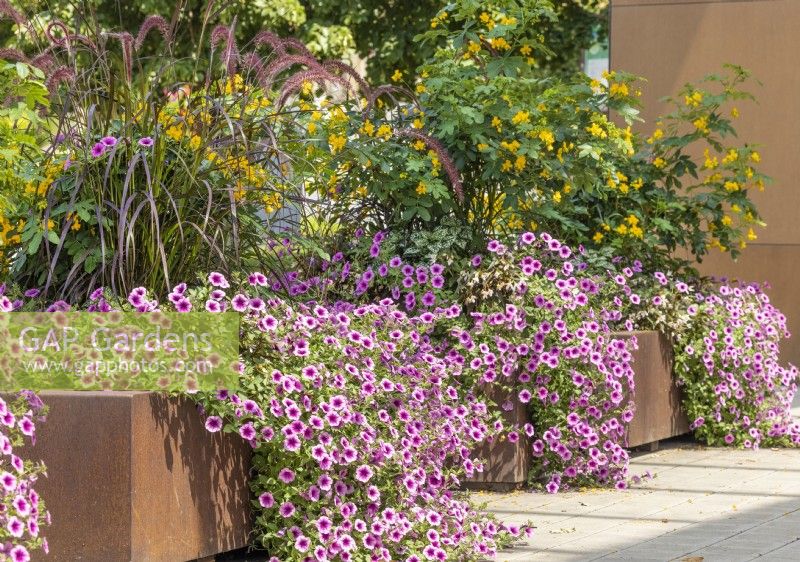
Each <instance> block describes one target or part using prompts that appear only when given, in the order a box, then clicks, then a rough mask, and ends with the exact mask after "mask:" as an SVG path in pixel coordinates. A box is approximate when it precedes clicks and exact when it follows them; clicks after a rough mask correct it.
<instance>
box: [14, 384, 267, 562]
mask: <svg viewBox="0 0 800 562" xmlns="http://www.w3.org/2000/svg"><path fill="white" fill-rule="evenodd" d="M41 396H42V399H43V400H44V402H45V403H46V404H47V405H48V406H49V408H50V412H49V414H48V419H47V421H46V422H45V423H42V424H40V425H39V426H38V427H37V442H36V445H35V446H34V447H27V448H26V450H25V454H26V456H27V457H28V458H32V459H41V460H44V462H45V463H46V464H47V467H48V478H43V479H41V480H40V481H39V482H37V490H38V491H39V492H40V494H41V496H42V498H43V499H44V501H45V503H46V505H47V507H48V509H49V511H50V512H51V514H52V519H53V524H52V526H51V527H50V528H46V529H44V533H43V534H44V535H45V536H46V537H47V539H48V541H49V544H50V550H51V554H50V555H49V556H45V555H43V554H41V553H39V554H37V555H36V556H35V557H34V560H47V561H51V562H52V561H53V560H59V561H61V560H64V561H73V560H75V561H78V560H81V561H89V562H117V561H127V560H131V561H141V562H161V561H163V562H179V561H185V560H194V559H196V558H202V557H206V556H211V555H214V554H217V553H221V552H226V551H229V550H233V549H236V548H240V547H242V546H245V545H246V544H247V540H248V534H249V532H250V529H251V522H250V512H251V507H250V494H249V488H248V484H247V475H248V471H249V469H250V458H251V451H250V447H249V446H248V445H247V444H246V443H244V441H243V440H242V439H241V438H239V436H238V435H235V434H222V433H217V434H210V433H208V432H207V431H206V430H205V428H204V427H203V423H202V420H201V418H200V416H199V415H198V414H197V411H196V409H195V406H194V405H193V404H192V403H191V402H190V401H188V400H185V399H178V398H168V397H165V396H163V395H159V394H155V393H149V392H45V393H42V395H41Z"/></svg>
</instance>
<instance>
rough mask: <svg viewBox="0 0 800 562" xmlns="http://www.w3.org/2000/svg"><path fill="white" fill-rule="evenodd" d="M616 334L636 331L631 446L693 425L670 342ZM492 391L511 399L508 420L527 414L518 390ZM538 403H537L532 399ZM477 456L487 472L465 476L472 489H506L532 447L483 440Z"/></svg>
mask: <svg viewBox="0 0 800 562" xmlns="http://www.w3.org/2000/svg"><path fill="white" fill-rule="evenodd" d="M614 336H615V337H618V338H630V337H633V336H636V338H637V342H638V344H639V348H638V349H637V350H635V351H633V371H634V377H633V378H634V384H635V393H634V397H633V401H634V404H635V408H636V412H635V415H634V417H633V420H632V421H631V423H630V425H629V426H628V435H627V441H628V447H639V446H641V445H646V444H648V443H657V442H658V441H659V440H661V439H668V438H670V437H675V436H677V435H682V434H684V433H687V432H688V431H689V420H688V419H687V418H686V414H685V413H684V412H683V409H682V408H681V393H680V389H679V388H678V386H677V385H676V384H675V381H674V379H673V377H672V345H671V344H670V343H669V341H668V340H667V338H666V337H665V336H664V335H662V334H660V333H659V332H654V331H639V332H619V333H616V334H614ZM488 394H489V397H490V398H492V399H493V400H494V401H495V402H497V403H498V404H502V403H503V402H504V401H505V400H506V399H510V400H511V401H512V403H513V404H514V409H513V410H511V411H510V412H504V414H503V417H504V418H505V421H506V422H507V423H508V424H509V425H511V424H514V423H516V424H518V425H520V426H522V424H524V423H525V422H527V421H528V419H527V405H526V404H522V403H520V402H519V401H518V400H517V399H516V397H515V396H511V395H509V394H507V393H503V391H501V390H500V389H498V388H496V387H490V388H489V391H488ZM533 407H536V404H534V405H533ZM473 456H474V457H480V458H483V459H485V463H484V469H483V472H482V473H480V474H476V475H475V476H474V477H473V478H469V479H467V480H466V481H465V485H466V487H467V488H470V489H486V490H507V489H513V488H516V487H520V486H522V485H523V484H525V482H526V481H527V477H528V470H529V468H530V462H531V453H530V449H529V441H528V439H527V438H525V437H524V436H523V437H522V438H520V440H519V441H518V442H517V443H511V442H509V441H506V440H502V441H495V442H492V443H484V444H483V445H482V446H481V447H479V448H478V449H476V450H475V451H474V454H473Z"/></svg>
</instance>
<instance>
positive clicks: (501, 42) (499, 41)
mask: <svg viewBox="0 0 800 562" xmlns="http://www.w3.org/2000/svg"><path fill="white" fill-rule="evenodd" d="M490 43H491V44H492V47H494V48H495V49H497V50H498V51H508V50H509V49H510V48H511V45H510V44H509V42H508V41H506V40H505V38H504V37H495V38H493V39H492V40H491V41H490Z"/></svg>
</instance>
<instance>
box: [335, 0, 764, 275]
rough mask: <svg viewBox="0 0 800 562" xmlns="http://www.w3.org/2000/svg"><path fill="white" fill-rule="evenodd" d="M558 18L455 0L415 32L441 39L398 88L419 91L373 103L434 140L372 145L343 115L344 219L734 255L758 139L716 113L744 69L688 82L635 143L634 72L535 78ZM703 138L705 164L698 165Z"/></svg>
mask: <svg viewBox="0 0 800 562" xmlns="http://www.w3.org/2000/svg"><path fill="white" fill-rule="evenodd" d="M553 17H554V13H553V12H552V10H551V9H550V7H549V3H548V2H546V1H540V2H524V3H521V2H516V1H513V0H506V1H498V2H494V3H492V4H491V5H487V4H485V3H484V4H478V3H475V2H468V1H466V0H465V1H462V2H456V3H453V4H451V5H450V6H449V8H448V9H447V10H443V11H442V12H440V14H439V15H438V16H437V17H436V18H435V20H434V21H435V22H436V25H435V26H434V27H433V28H432V29H431V30H430V31H428V32H426V33H425V34H424V35H422V36H420V37H419V40H420V42H421V43H422V44H426V45H438V46H439V48H438V50H437V52H436V54H435V55H434V56H433V57H432V58H431V59H429V60H428V61H427V62H426V63H425V64H424V65H422V66H421V67H420V69H419V78H418V79H417V80H416V81H414V82H410V83H408V84H407V85H408V88H409V89H411V88H413V89H414V91H415V96H414V99H413V103H399V104H398V103H395V104H394V105H391V104H389V105H386V106H384V108H383V112H384V114H385V115H386V116H387V118H388V119H391V120H392V123H391V125H392V127H394V128H395V129H403V128H408V127H411V128H413V129H415V130H417V131H419V132H420V133H422V132H424V133H425V134H429V135H430V136H431V137H433V138H435V139H438V141H439V142H440V143H441V145H442V146H441V148H442V150H431V148H432V147H435V144H436V143H432V142H423V141H422V140H420V138H417V139H416V140H415V141H414V142H413V143H411V144H412V147H413V148H415V150H416V152H413V151H412V152H409V151H407V150H403V149H401V148H399V147H398V146H397V145H396V143H395V144H394V145H391V144H390V143H388V142H387V143H385V144H381V145H380V151H376V150H375V149H374V148H373V147H374V144H373V143H372V142H371V141H370V142H369V143H366V141H365V139H364V137H365V136H370V135H364V123H365V122H363V119H362V118H360V117H359V115H358V114H357V113H356V112H355V111H353V112H351V114H350V116H351V119H352V120H353V121H355V123H353V124H351V125H350V126H349V128H347V129H346V136H347V138H348V141H347V148H346V150H345V152H343V153H342V154H340V155H339V159H340V161H342V160H344V161H345V163H344V164H342V165H340V172H341V173H337V176H336V185H337V195H338V196H339V201H340V202H341V205H340V206H339V208H338V212H339V215H338V216H339V218H340V220H342V217H344V216H345V214H346V215H347V217H348V218H347V219H346V220H347V221H350V222H351V223H359V224H361V223H365V224H367V225H372V226H373V227H374V228H377V229H384V228H390V227H392V228H399V229H400V230H401V231H404V232H410V231H413V230H416V229H421V230H425V229H430V228H434V227H437V226H438V225H439V224H441V223H442V222H444V221H453V220H455V221H457V222H459V223H460V224H461V225H463V226H464V227H465V228H468V229H469V231H470V236H469V238H470V243H469V244H468V245H467V249H468V251H475V250H477V249H480V248H481V247H483V245H484V244H485V243H486V240H487V239H489V238H491V237H494V236H501V235H506V234H514V233H516V232H519V231H520V230H522V229H534V230H535V229H541V230H544V231H547V232H551V233H553V234H554V235H556V236H558V237H559V238H561V239H563V240H565V241H568V242H569V243H571V244H575V245H577V244H585V245H596V246H598V247H605V248H607V251H609V252H610V251H615V252H617V253H620V252H621V253H630V254H634V255H641V256H647V258H646V259H647V260H648V261H650V262H652V263H651V265H660V264H662V263H663V262H664V261H668V262H671V261H673V259H674V256H675V255H676V251H677V250H679V249H686V250H688V251H689V252H690V253H691V254H692V255H693V256H694V257H695V258H696V259H702V257H703V256H704V255H705V254H706V253H707V252H708V251H709V249H710V248H712V247H718V248H720V249H722V250H724V251H730V252H731V253H732V254H733V255H736V253H738V251H739V250H740V248H742V247H744V245H746V242H747V240H748V239H754V238H755V236H756V235H755V233H754V232H753V230H752V228H753V226H755V225H758V224H761V223H760V219H759V218H758V214H757V211H756V209H755V208H754V206H753V204H752V202H751V201H750V199H749V195H748V190H749V189H752V188H754V187H756V188H759V189H760V188H763V185H764V182H765V180H766V177H765V176H763V175H762V174H760V173H759V172H758V170H757V167H756V166H757V163H758V161H759V159H760V156H759V155H758V153H757V152H756V151H755V150H754V148H753V146H752V145H748V144H744V145H737V144H733V143H731V138H732V137H734V136H735V130H734V128H733V124H732V121H731V119H730V118H728V117H726V115H725V111H727V110H728V109H730V103H731V102H734V101H738V100H742V99H748V98H750V96H749V94H747V93H746V92H744V91H743V90H742V89H741V87H742V83H743V82H744V81H745V80H746V79H747V72H746V71H744V70H743V69H741V68H738V67H734V66H729V67H726V68H727V74H726V75H724V76H710V77H708V78H707V79H706V80H705V82H704V87H705V88H706V89H701V88H700V87H697V86H691V85H687V86H686V87H685V88H684V90H683V91H682V92H681V96H682V97H683V99H684V101H683V102H681V103H678V105H677V108H676V110H675V111H674V112H673V113H671V114H670V115H668V116H666V117H665V118H664V119H663V122H659V123H660V125H659V127H660V128H659V129H658V130H657V131H656V133H655V134H654V135H653V136H652V137H651V138H650V139H645V138H643V137H641V136H640V135H637V134H634V133H633V132H632V130H631V128H630V124H631V123H632V122H633V121H634V120H635V119H637V115H638V109H637V103H638V102H637V96H638V92H637V91H636V89H635V85H634V81H635V77H633V76H632V75H629V74H626V73H621V72H612V73H609V74H607V76H606V81H607V84H602V83H600V82H590V80H589V79H588V78H586V77H584V76H582V75H571V76H567V77H561V78H558V77H551V78H542V77H541V76H540V75H539V73H538V71H537V70H536V68H535V66H536V60H537V58H539V57H540V56H543V55H546V54H547V53H548V52H550V48H549V46H548V45H546V44H543V43H542V40H543V38H542V37H541V36H540V35H539V34H538V33H536V32H535V31H534V30H535V29H536V28H537V23H538V22H540V21H549V20H551V19H552V18H553ZM456 24H458V25H456ZM455 27H458V28H459V29H458V31H450V29H451V28H455ZM396 78H398V79H400V76H399V75H398V76H396ZM685 100H689V101H688V102H687V101H685ZM388 101H389V100H387V102H388ZM609 111H610V112H611V117H610V118H609V117H608V116H607V114H608V112H609ZM737 111H738V110H737ZM368 118H370V119H372V118H373V115H369V116H368ZM620 123H626V124H627V125H628V126H627V127H625V126H623V125H620ZM342 134H345V133H342ZM387 141H388V138H387ZM365 144H368V145H369V146H368V147H367V146H365ZM704 148H705V149H707V150H708V152H707V158H706V161H705V162H704V163H701V162H697V161H695V160H694V159H693V157H692V155H693V154H697V153H698V152H702V151H703V149H704ZM449 160H452V164H453V168H452V169H450V166H449V165H448V161H449ZM456 168H457V170H456ZM706 170H707V171H709V172H711V173H709V174H708V175H705V176H704V177H700V176H701V175H702V172H703V171H706ZM442 172H446V173H442ZM365 186H366V188H365ZM359 193H360V194H361V197H360V198H358V197H354V195H357V194H359ZM353 217H355V219H356V220H355V221H354V220H353ZM643 259H645V258H643Z"/></svg>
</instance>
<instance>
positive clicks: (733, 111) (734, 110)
mask: <svg viewBox="0 0 800 562" xmlns="http://www.w3.org/2000/svg"><path fill="white" fill-rule="evenodd" d="M731 117H733V118H734V119H736V118H737V117H739V110H738V109H737V108H736V107H733V108H731Z"/></svg>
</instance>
